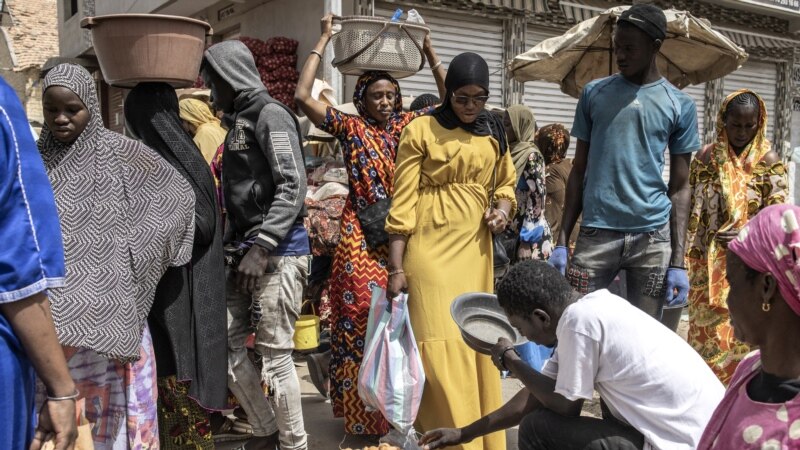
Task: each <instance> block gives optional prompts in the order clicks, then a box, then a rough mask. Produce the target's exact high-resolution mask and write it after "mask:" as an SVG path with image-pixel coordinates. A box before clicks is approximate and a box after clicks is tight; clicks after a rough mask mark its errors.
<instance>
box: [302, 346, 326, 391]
mask: <svg viewBox="0 0 800 450" xmlns="http://www.w3.org/2000/svg"><path fill="white" fill-rule="evenodd" d="M320 359H322V354H320V353H313V354H311V355H307V356H306V361H307V363H308V374H309V376H311V383H312V384H313V385H314V387H315V388H317V391H319V394H320V395H321V396H323V397H325V398H328V389H327V384H328V383H327V378H326V377H325V372H324V371H323V370H322V364H321V363H320Z"/></svg>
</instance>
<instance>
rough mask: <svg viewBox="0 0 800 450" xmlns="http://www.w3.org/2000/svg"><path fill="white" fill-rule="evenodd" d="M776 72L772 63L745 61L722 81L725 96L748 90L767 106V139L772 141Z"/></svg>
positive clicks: (776, 84) (776, 83) (776, 82)
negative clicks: (740, 90) (759, 97)
mask: <svg viewBox="0 0 800 450" xmlns="http://www.w3.org/2000/svg"><path fill="white" fill-rule="evenodd" d="M777 86H778V72H777V67H776V65H775V64H774V63H767V62H758V61H747V62H746V63H745V64H744V65H743V66H742V67H741V68H740V69H739V70H737V71H736V72H733V73H731V74H729V75H727V76H726V77H725V78H724V81H723V89H724V90H725V95H727V94H730V93H731V92H733V91H736V90H739V89H750V90H752V91H754V92H755V93H756V94H758V95H759V96H761V98H762V99H764V103H766V104H767V119H768V123H767V139H769V140H770V141H772V137H773V132H774V127H775V97H776V93H775V91H776V90H777Z"/></svg>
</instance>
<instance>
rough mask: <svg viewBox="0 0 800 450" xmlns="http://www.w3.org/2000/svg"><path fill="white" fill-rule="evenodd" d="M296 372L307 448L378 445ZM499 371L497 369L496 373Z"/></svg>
mask: <svg viewBox="0 0 800 450" xmlns="http://www.w3.org/2000/svg"><path fill="white" fill-rule="evenodd" d="M686 314H687V312H686V310H684V315H683V317H682V318H681V323H680V325H679V326H678V334H679V335H680V336H681V337H683V338H684V339H686V332H687V329H688V317H687V315H686ZM295 366H296V368H297V375H298V376H299V377H300V389H301V392H302V396H303V398H302V402H303V418H304V420H305V427H306V432H307V433H308V448H309V450H338V449H347V448H352V449H362V448H364V447H367V446H374V445H378V439H377V437H374V438H367V437H362V436H354V435H349V436H346V435H345V432H344V419H336V418H334V417H333V412H332V411H331V403H330V400H326V399H325V398H323V397H322V396H321V395H320V394H319V392H317V389H316V388H315V387H314V385H313V384H311V377H310V376H309V375H308V368H307V367H306V364H305V361H302V360H296V361H295ZM499 376H500V374H499V373H498V377H499ZM501 384H502V387H503V401H508V400H509V399H511V397H513V396H514V394H516V393H517V392H519V390H520V389H521V388H522V383H520V382H519V381H518V380H516V379H514V378H506V379H503V380H501ZM582 414H583V415H585V416H590V417H600V403H599V397H598V396H597V394H596V393H595V397H594V399H592V400H591V401H587V402H585V403H584V407H583V413H582ZM242 444H244V441H238V442H224V443H223V442H221V443H218V444H217V446H216V447H217V449H218V450H234V449H236V448H237V447H239V446H241V445H242ZM506 448H507V450H516V449H517V427H514V428H510V429H508V430H506Z"/></svg>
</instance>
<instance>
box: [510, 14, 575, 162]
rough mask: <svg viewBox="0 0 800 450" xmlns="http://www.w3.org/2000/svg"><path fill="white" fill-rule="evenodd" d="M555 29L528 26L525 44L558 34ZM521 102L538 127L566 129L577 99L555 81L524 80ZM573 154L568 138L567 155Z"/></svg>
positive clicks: (528, 44) (570, 127)
mask: <svg viewBox="0 0 800 450" xmlns="http://www.w3.org/2000/svg"><path fill="white" fill-rule="evenodd" d="M558 35H559V33H558V32H557V31H551V30H543V29H538V28H532V27H530V26H529V27H528V29H527V30H526V32H525V46H526V47H527V48H531V47H533V46H534V45H536V44H538V43H539V42H541V41H543V40H545V39H548V38H551V37H553V36H558ZM522 103H523V104H525V105H526V106H528V107H530V108H531V109H533V113H534V114H535V115H536V123H537V124H538V125H539V127H540V128H541V127H543V126H545V125H550V124H551V123H560V124H562V125H564V126H565V127H566V128H567V129H568V130H571V129H572V121H573V120H574V118H575V107H576V106H577V105H578V99H577V98H572V97H570V96H569V95H567V94H565V93H563V92H561V88H559V86H558V85H557V84H556V83H549V82H546V81H527V82H525V95H524V96H523V97H522ZM574 155H575V139H574V138H573V139H571V140H570V144H569V150H567V156H568V157H569V158H572V157H573V156H574Z"/></svg>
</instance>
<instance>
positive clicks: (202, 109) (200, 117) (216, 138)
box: [178, 98, 227, 164]
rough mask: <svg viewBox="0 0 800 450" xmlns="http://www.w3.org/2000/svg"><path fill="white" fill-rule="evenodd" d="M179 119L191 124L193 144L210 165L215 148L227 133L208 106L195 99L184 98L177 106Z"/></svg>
mask: <svg viewBox="0 0 800 450" xmlns="http://www.w3.org/2000/svg"><path fill="white" fill-rule="evenodd" d="M178 106H179V108H180V116H181V119H183V120H185V121H187V122H189V123H190V124H192V125H193V126H194V127H195V128H196V130H195V134H194V143H195V144H196V145H197V147H198V148H200V152H201V153H202V154H203V158H205V159H206V162H207V163H209V164H211V160H212V159H213V158H214V154H215V153H216V152H217V148H219V146H220V145H221V144H222V143H223V142H224V141H225V135H226V134H227V131H225V129H224V128H222V127H221V126H220V124H219V119H217V118H216V117H214V114H212V113H211V109H210V108H209V107H208V104H207V103H205V102H203V101H201V100H198V99H196V98H185V99H183V100H181V101H180V103H179V104H178Z"/></svg>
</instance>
